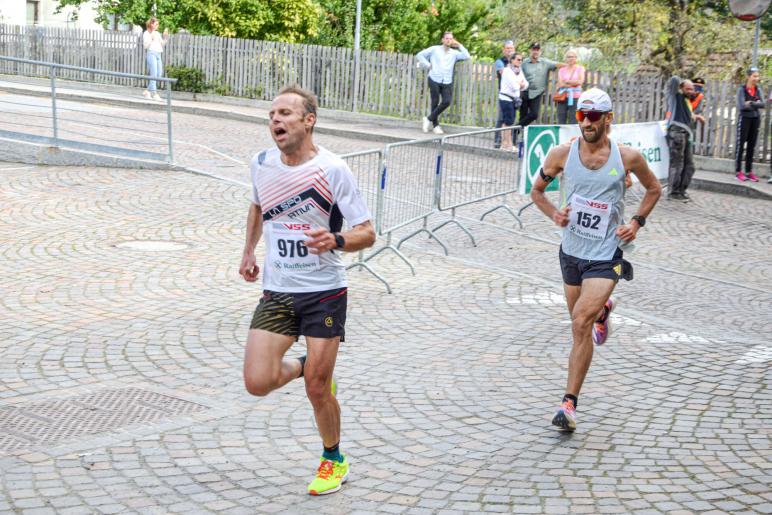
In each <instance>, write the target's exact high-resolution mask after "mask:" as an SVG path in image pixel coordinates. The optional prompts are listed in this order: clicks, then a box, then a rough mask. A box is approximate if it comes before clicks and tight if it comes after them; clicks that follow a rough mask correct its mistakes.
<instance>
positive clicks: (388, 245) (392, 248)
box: [362, 233, 415, 275]
mask: <svg viewBox="0 0 772 515" xmlns="http://www.w3.org/2000/svg"><path fill="white" fill-rule="evenodd" d="M385 250H390V251H391V252H393V253H395V254H396V255H397V257H399V258H400V259H401V260H402V261H404V262H405V264H406V265H407V266H409V267H410V273H411V274H413V275H415V267H413V264H412V263H411V262H410V260H409V259H408V258H406V257H405V255H404V254H403V253H402V252H400V251H399V249H397V247H395V246H394V245H392V244H391V233H389V234H388V235H387V236H386V245H384V246H383V247H381V248H379V249H378V250H376V251H375V252H373V253H372V254H370V255H369V256H367V257H366V258H364V259H363V260H362V262H363V263H365V262H367V261H370V260H371V259H373V258H374V257H375V256H377V255H378V254H380V253H381V252H383V251H385Z"/></svg>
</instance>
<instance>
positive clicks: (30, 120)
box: [0, 56, 177, 163]
mask: <svg viewBox="0 0 772 515" xmlns="http://www.w3.org/2000/svg"><path fill="white" fill-rule="evenodd" d="M0 63H2V64H4V66H3V67H2V68H3V69H4V70H5V71H12V68H13V67H14V66H13V65H15V66H16V67H19V68H25V69H26V70H27V71H26V74H27V75H35V74H34V73H32V72H31V71H30V68H36V69H42V70H41V72H40V73H37V75H38V76H39V77H46V78H47V79H48V85H45V83H44V82H34V79H32V80H33V82H30V79H26V80H27V82H20V81H19V80H18V79H17V78H16V77H13V78H12V80H6V79H0V82H2V83H4V84H0V89H5V90H6V91H7V94H6V95H3V96H2V97H0V113H2V114H7V115H10V116H9V117H5V116H4V117H2V118H0V137H6V138H9V139H15V140H21V141H29V142H33V143H43V144H46V145H51V146H54V147H62V148H72V149H78V150H86V151H92V152H100V153H106V154H111V155H120V156H126V157H132V158H137V159H146V160H153V161H166V162H169V163H171V162H172V161H173V159H174V148H173V144H172V105H171V87H170V85H171V83H173V82H176V81H177V79H169V78H164V77H149V76H147V75H137V74H133V73H118V72H108V71H103V70H97V69H93V68H81V67H78V66H67V65H62V64H58V63H51V62H45V61H33V60H30V59H19V58H16V57H7V56H0ZM58 70H69V71H77V72H82V73H83V75H84V76H96V77H99V76H112V77H123V78H127V79H136V80H137V81H141V82H144V81H148V80H155V81H157V82H158V83H159V89H160V88H161V87H162V85H163V84H166V88H165V89H166V99H165V106H164V107H165V109H163V110H160V109H158V107H160V106H161V105H163V104H159V103H158V102H154V101H151V100H147V101H145V102H144V103H140V102H138V103H137V106H141V107H144V106H145V105H147V107H149V108H150V109H148V110H146V111H145V112H143V114H142V116H126V115H125V113H123V108H120V109H118V108H115V107H114V106H104V105H103V104H104V103H102V104H88V106H87V107H86V106H85V105H84V104H83V103H82V102H78V101H71V100H66V99H64V98H61V96H62V95H61V94H59V95H57V86H58V85H59V84H58V83H57V71H58ZM16 84H19V85H20V86H21V87H16ZM143 85H144V84H143ZM64 87H65V88H66V86H64ZM60 88H61V85H60ZM45 97H49V98H50V103H48V102H45V101H42V100H39V99H42V98H45ZM140 98H141V97H140ZM120 99H121V100H125V97H120ZM3 118H5V119H6V121H4V120H3ZM21 119H23V120H24V121H23V123H21V122H20V120H21ZM160 126H164V128H163V129H161V128H160ZM154 147H155V148H157V149H158V151H153V150H147V149H148V148H151V149H152V148H154ZM164 147H165V151H164ZM140 149H141V150H140Z"/></svg>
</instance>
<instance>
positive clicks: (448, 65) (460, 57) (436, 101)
mask: <svg viewBox="0 0 772 515" xmlns="http://www.w3.org/2000/svg"><path fill="white" fill-rule="evenodd" d="M470 57H471V56H470V55H469V52H468V51H467V49H466V48H464V45H462V44H461V43H459V42H458V41H456V40H455V38H454V37H453V33H452V32H446V33H444V34H443V35H442V44H441V45H435V46H430V47H429V48H426V49H424V50H421V51H420V52H418V54H416V58H417V59H418V64H419V65H420V66H422V67H424V68H428V69H429V94H430V95H431V99H432V104H431V112H430V113H429V116H425V117H424V119H423V127H422V128H423V131H424V132H429V130H430V129H432V132H434V134H444V133H443V131H442V127H440V122H439V117H440V115H441V114H442V112H443V111H445V109H447V108H448V106H450V102H451V101H452V100H453V69H454V68H455V66H456V62H457V61H466V60H467V59H469V58H470ZM440 98H442V101H441V102H440Z"/></svg>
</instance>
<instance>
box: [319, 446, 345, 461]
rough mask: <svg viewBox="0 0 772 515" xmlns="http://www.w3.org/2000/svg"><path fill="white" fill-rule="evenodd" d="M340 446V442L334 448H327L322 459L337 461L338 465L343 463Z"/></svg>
mask: <svg viewBox="0 0 772 515" xmlns="http://www.w3.org/2000/svg"><path fill="white" fill-rule="evenodd" d="M339 446H340V442H338V443H336V444H335V445H333V446H332V447H325V448H324V452H323V453H322V458H324V459H325V460H331V461H337V462H338V463H341V462H343V455H342V454H341V453H340V450H339V449H338V447H339Z"/></svg>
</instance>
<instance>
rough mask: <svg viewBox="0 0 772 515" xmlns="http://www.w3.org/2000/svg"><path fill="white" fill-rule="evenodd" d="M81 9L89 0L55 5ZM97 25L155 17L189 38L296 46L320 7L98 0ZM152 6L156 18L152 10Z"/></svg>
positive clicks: (286, 1)
mask: <svg viewBox="0 0 772 515" xmlns="http://www.w3.org/2000/svg"><path fill="white" fill-rule="evenodd" d="M58 1H59V7H58V9H60V10H61V9H62V8H63V7H66V6H75V7H79V6H80V5H81V4H83V3H86V2H88V1H89V0H58ZM96 1H97V13H98V17H97V22H99V23H103V24H107V22H108V20H109V18H110V16H113V15H114V16H118V17H119V18H120V19H121V20H122V21H124V22H128V23H132V24H134V25H139V26H141V27H144V26H145V22H146V21H147V20H148V19H149V18H150V17H151V16H153V15H155V16H156V17H157V18H158V20H159V22H160V29H161V30H163V29H165V28H168V29H169V30H170V31H171V32H176V31H178V30H180V29H185V30H187V31H189V32H192V33H193V34H211V35H216V36H225V37H238V38H248V39H266V40H271V41H286V42H290V43H300V42H303V41H305V40H306V39H307V38H308V37H313V36H315V35H316V33H317V30H318V18H319V16H318V12H319V6H318V5H317V4H316V2H315V1H314V0H96ZM154 5H155V6H156V10H155V13H154V12H153V6H154Z"/></svg>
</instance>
